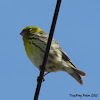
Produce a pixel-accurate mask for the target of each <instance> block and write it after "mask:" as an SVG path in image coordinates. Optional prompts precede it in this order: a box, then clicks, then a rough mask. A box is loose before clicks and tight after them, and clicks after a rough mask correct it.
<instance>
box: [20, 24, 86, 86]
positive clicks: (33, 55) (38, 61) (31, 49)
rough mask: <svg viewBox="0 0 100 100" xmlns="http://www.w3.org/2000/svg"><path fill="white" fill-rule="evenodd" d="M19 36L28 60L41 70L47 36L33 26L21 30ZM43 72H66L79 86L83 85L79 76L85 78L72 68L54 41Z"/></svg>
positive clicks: (82, 73)
mask: <svg viewBox="0 0 100 100" xmlns="http://www.w3.org/2000/svg"><path fill="white" fill-rule="evenodd" d="M20 34H21V35H22V36H23V41H24V46H25V50H26V53H27V56H28V58H29V59H30V60H31V62H32V63H33V64H34V65H35V66H36V67H37V68H38V69H41V68H40V66H41V65H42V61H43V58H44V53H45V49H46V45H47V41H48V34H46V33H45V32H44V31H43V30H41V29H40V28H38V27H35V26H29V27H25V28H23V30H22V31H21V33H20ZM45 71H47V72H48V73H50V72H57V71H64V72H67V73H68V74H70V75H71V76H72V77H73V78H74V79H76V81H78V82H79V83H80V84H81V85H82V84H83V80H82V78H81V76H86V74H85V73H84V72H83V71H81V70H78V69H77V68H76V67H75V66H74V64H73V63H72V62H71V60H70V59H69V57H68V56H67V54H66V53H65V52H64V51H63V50H62V49H61V47H60V46H59V44H58V43H57V42H56V41H55V40H54V39H53V40H52V43H51V47H50V51H49V56H48V60H47V63H46V67H45Z"/></svg>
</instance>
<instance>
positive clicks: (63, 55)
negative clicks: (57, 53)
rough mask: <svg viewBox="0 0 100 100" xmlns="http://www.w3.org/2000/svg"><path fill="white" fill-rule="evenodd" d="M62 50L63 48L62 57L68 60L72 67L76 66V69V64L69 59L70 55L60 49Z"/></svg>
mask: <svg viewBox="0 0 100 100" xmlns="http://www.w3.org/2000/svg"><path fill="white" fill-rule="evenodd" d="M60 50H61V52H62V59H63V60H64V61H68V63H69V65H71V67H72V68H75V69H76V67H75V66H74V64H73V63H72V62H71V60H70V59H69V57H68V56H67V54H66V53H65V52H64V51H63V50H62V49H60Z"/></svg>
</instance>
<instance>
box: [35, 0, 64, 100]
mask: <svg viewBox="0 0 100 100" xmlns="http://www.w3.org/2000/svg"><path fill="white" fill-rule="evenodd" d="M61 1H62V0H57V4H56V8H55V12H54V16H53V20H52V24H51V29H50V33H49V38H48V42H47V46H46V51H45V54H44V59H43V62H42V66H41V71H40V75H39V77H38V83H37V87H36V91H35V95H34V100H38V96H39V92H40V88H41V84H42V79H43V75H44V70H45V66H46V62H47V58H48V54H49V50H50V46H51V42H52V37H53V33H54V29H55V26H56V21H57V17H58V13H59V8H60V5H61Z"/></svg>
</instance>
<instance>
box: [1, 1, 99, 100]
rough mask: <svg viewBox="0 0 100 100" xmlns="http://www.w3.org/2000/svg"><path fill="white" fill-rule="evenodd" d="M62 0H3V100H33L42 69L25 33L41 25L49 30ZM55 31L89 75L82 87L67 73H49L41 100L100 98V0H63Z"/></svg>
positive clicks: (70, 55)
mask: <svg viewBox="0 0 100 100" xmlns="http://www.w3.org/2000/svg"><path fill="white" fill-rule="evenodd" d="M56 1H57V0H8V1H7V0H2V1H1V3H0V35H1V36H0V100H32V99H33V97H34V93H35V89H36V85H37V81H36V80H37V77H38V75H39V70H38V69H37V68H36V67H35V66H34V65H33V64H32V63H31V61H30V60H29V59H28V57H27V55H26V52H25V49H24V45H23V40H22V36H21V35H20V32H21V30H22V29H23V28H24V27H26V26H37V27H39V28H41V29H42V30H44V31H45V32H46V33H49V30H50V26H51V22H52V18H53V14H54V9H55V6H56ZM54 33H55V34H54V39H55V40H56V41H57V42H58V43H59V44H60V46H61V47H62V49H63V50H64V51H65V52H66V53H67V54H68V56H69V58H70V59H71V60H72V62H73V63H74V64H75V66H76V67H77V68H78V69H80V70H83V71H84V72H86V74H87V76H86V77H84V78H83V80H84V85H83V86H81V85H80V84H78V83H77V82H76V81H75V80H74V79H73V78H72V77H71V76H70V75H68V74H67V73H65V72H56V73H51V74H48V75H47V76H45V82H43V83H42V87H41V92H40V95H39V100H73V99H74V100H80V99H82V100H90V99H91V100H100V72H99V71H100V0H62V4H61V8H60V12H59V16H58V20H57V24H56V29H55V32H54ZM70 94H72V95H75V94H79V95H83V94H88V95H92V94H98V97H82V98H80V97H71V96H70Z"/></svg>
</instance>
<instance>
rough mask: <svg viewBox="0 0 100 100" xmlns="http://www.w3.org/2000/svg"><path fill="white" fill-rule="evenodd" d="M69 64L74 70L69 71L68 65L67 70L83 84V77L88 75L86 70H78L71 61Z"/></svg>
mask: <svg viewBox="0 0 100 100" xmlns="http://www.w3.org/2000/svg"><path fill="white" fill-rule="evenodd" d="M67 64H68V65H69V66H70V67H71V68H70V69H72V70H73V71H72V72H71V73H69V72H68V67H67V69H66V72H68V73H69V74H70V75H71V76H72V77H73V78H74V79H75V80H76V81H77V82H78V83H80V84H81V85H82V84H83V80H82V78H81V77H84V76H86V74H85V72H83V71H81V70H78V69H77V68H76V67H75V66H74V65H73V64H72V63H71V62H67Z"/></svg>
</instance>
